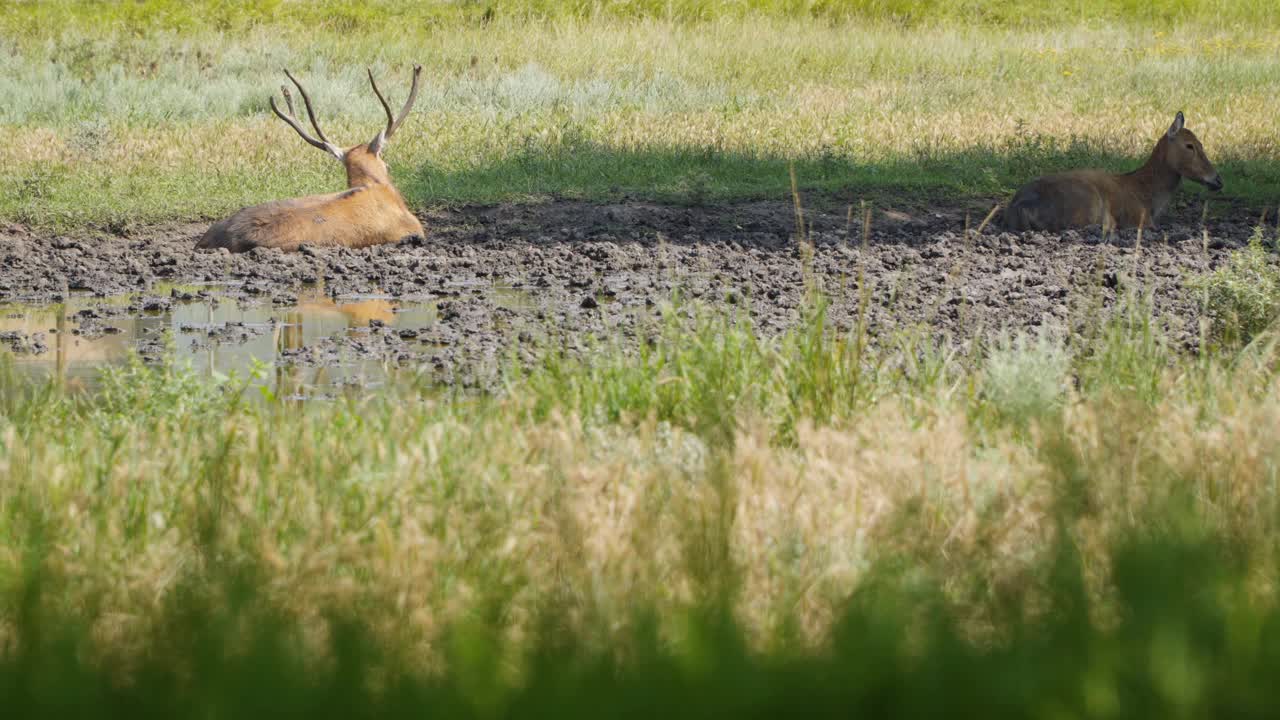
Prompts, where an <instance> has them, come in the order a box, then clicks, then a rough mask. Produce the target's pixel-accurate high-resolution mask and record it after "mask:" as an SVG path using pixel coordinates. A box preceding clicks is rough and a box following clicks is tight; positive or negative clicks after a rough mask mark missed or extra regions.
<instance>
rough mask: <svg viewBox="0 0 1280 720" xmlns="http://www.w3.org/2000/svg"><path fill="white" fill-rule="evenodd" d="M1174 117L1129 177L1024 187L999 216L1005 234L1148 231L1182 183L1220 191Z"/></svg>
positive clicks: (1052, 178)
mask: <svg viewBox="0 0 1280 720" xmlns="http://www.w3.org/2000/svg"><path fill="white" fill-rule="evenodd" d="M1184 123H1185V120H1184V119H1183V117H1182V113H1181V112H1179V113H1178V115H1177V117H1176V118H1174V121H1173V125H1170V126H1169V130H1168V131H1167V132H1165V134H1164V135H1163V136H1161V138H1160V140H1159V142H1157V143H1156V147H1155V150H1152V151H1151V157H1150V158H1148V159H1147V162H1146V164H1145V165H1143V166H1142V167H1140V168H1138V169H1137V170H1134V171H1133V172H1130V173H1125V174H1122V175H1114V174H1112V173H1108V172H1104V171H1102V170H1074V171H1071V172H1065V173H1059V174H1057V175H1046V176H1044V177H1041V178H1037V179H1036V180H1033V181H1031V182H1030V183H1028V184H1027V185H1024V186H1023V187H1022V189H1021V190H1019V191H1018V192H1017V194H1015V195H1014V196H1013V200H1012V201H1010V202H1009V207H1008V209H1007V210H1005V213H1004V226H1005V228H1006V229H1009V230H1065V229H1067V228H1073V227H1086V226H1089V225H1101V226H1103V227H1104V228H1108V229H1110V228H1117V227H1137V226H1138V225H1147V226H1153V225H1154V223H1155V219H1156V218H1157V217H1159V215H1160V214H1161V213H1162V212H1164V209H1165V207H1166V206H1167V205H1168V204H1169V200H1170V199H1171V198H1172V197H1173V192H1174V191H1175V190H1177V189H1178V184H1179V183H1181V182H1182V178H1187V179H1188V180H1192V181H1194V182H1198V183H1202V184H1204V185H1206V186H1208V188H1209V189H1210V190H1221V189H1222V178H1221V177H1219V175H1218V171H1217V170H1216V169H1215V168H1214V167H1213V163H1211V162H1209V158H1208V157H1206V156H1205V154H1204V146H1202V145H1201V144H1200V140H1199V139H1198V138H1197V137H1196V136H1195V133H1193V132H1191V131H1190V130H1188V129H1187V128H1185V127H1184V126H1183V125H1184Z"/></svg>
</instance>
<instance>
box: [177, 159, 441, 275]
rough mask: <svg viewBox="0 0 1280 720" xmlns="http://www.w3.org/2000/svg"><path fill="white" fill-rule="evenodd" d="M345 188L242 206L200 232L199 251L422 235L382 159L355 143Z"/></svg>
mask: <svg viewBox="0 0 1280 720" xmlns="http://www.w3.org/2000/svg"><path fill="white" fill-rule="evenodd" d="M343 164H344V165H345V166H346V168H347V187H348V189H347V190H343V191H342V192H338V193H330V194H327V195H308V196H306V197H300V198H291V199H289V200H276V201H274V202H268V203H263V204H261V205H254V206H253V207H247V208H244V209H242V210H240V211H239V212H237V213H236V214H234V215H232V216H231V217H229V218H227V219H226V220H223V221H221V222H218V223H215V224H214V225H213V226H212V227H210V228H209V230H208V231H207V232H205V234H204V237H202V238H200V242H199V243H198V244H197V245H196V247H198V248H223V247H224V248H226V249H228V250H230V251H231V252H244V251H245V250H252V249H253V248H255V247H268V248H280V249H281V250H285V251H293V250H297V249H298V248H299V247H301V246H303V245H315V246H342V247H350V248H361V247H368V246H369V245H381V244H383V243H393V242H399V241H400V240H402V239H404V238H406V237H413V236H417V237H422V236H423V235H424V234H425V231H424V230H423V228H422V223H421V222H419V221H418V218H416V217H414V215H413V213H411V212H409V208H408V206H407V205H405V202H404V198H403V197H401V196H400V192H399V191H398V190H396V188H395V185H392V184H391V178H390V176H389V175H388V174H387V166H386V164H385V163H383V162H382V158H379V157H378V156H377V155H375V154H373V153H371V152H369V146H368V145H357V146H356V147H353V148H351V149H350V150H348V151H347V152H346V155H345V157H344V158H343Z"/></svg>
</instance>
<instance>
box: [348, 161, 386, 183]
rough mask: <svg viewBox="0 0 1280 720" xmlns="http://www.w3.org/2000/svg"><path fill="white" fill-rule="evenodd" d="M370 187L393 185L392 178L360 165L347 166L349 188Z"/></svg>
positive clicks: (384, 173) (379, 171)
mask: <svg viewBox="0 0 1280 720" xmlns="http://www.w3.org/2000/svg"><path fill="white" fill-rule="evenodd" d="M369 185H391V178H390V177H389V176H388V175H387V173H386V172H383V171H381V170H370V169H368V168H364V167H360V166H359V165H348V166H347V187H348V188H356V187H367V186H369Z"/></svg>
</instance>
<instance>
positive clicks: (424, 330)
mask: <svg viewBox="0 0 1280 720" xmlns="http://www.w3.org/2000/svg"><path fill="white" fill-rule="evenodd" d="M994 203H995V200H994V199H993V200H991V201H989V202H985V203H984V202H979V201H975V202H972V203H969V204H953V205H951V206H948V207H945V208H935V207H929V208H921V207H914V206H913V205H912V203H911V202H910V201H909V200H907V199H904V200H903V201H901V202H897V203H883V202H882V203H879V204H877V205H876V206H875V207H872V208H871V209H870V233H869V235H867V236H866V237H864V217H863V209H862V207H861V206H859V205H856V204H855V205H851V204H849V203H848V202H847V201H845V200H842V199H841V198H837V197H823V198H807V199H806V205H807V206H806V207H805V208H804V211H803V218H804V224H805V228H806V230H805V232H804V234H803V235H804V237H805V238H806V239H807V241H808V242H809V243H810V244H811V246H812V255H811V257H810V255H809V253H808V252H806V251H805V250H804V249H803V248H802V247H801V245H800V244H799V243H798V242H797V221H796V209H795V207H794V205H793V204H792V203H791V202H788V201H752V202H740V203H725V204H718V205H712V206H677V205H663V204H656V203H650V202H638V201H624V202H613V203H589V202H579V201H565V200H559V201H552V202H546V203H537V204H502V205H485V206H460V207H453V208H448V209H438V210H433V211H430V212H426V213H424V214H423V216H422V220H423V223H424V225H425V226H426V228H427V233H428V236H427V238H426V239H425V241H416V242H410V243H404V244H399V245H387V246H381V247H374V248H366V249H361V250H347V249H340V248H310V247H304V248H302V250H301V251H299V252H296V253H282V252H279V251H276V250H261V249H259V250H254V251H251V252H248V253H243V254H238V255H233V254H230V253H227V252H226V251H225V250H214V251H208V250H196V249H195V248H194V245H195V242H196V240H197V238H199V236H200V235H201V234H202V233H203V232H204V230H205V229H206V228H207V226H208V223H207V222H198V223H197V222H192V223H174V224H165V225H152V226H140V227H134V228H125V229H123V230H121V229H119V228H117V229H116V230H115V231H114V232H112V231H106V230H94V229H83V230H79V231H76V232H71V233H64V234H51V233H48V232H42V231H38V230H31V229H28V228H25V227H21V226H16V225H11V226H8V227H4V226H0V348H7V349H9V350H10V351H12V352H13V353H15V354H16V355H17V356H18V357H19V358H22V357H28V358H31V359H32V362H34V359H35V358H41V357H46V356H48V355H50V354H51V353H54V352H55V345H56V343H55V342H54V339H55V338H56V336H57V334H58V331H59V328H58V327H53V326H52V325H50V326H49V327H44V325H49V319H48V318H44V319H42V320H39V321H32V320H31V319H30V315H31V313H32V312H35V311H36V310H33V308H35V309H40V308H45V309H47V308H51V307H54V306H57V307H60V308H62V310H60V311H59V312H60V313H61V315H60V317H62V320H61V322H62V323H63V326H62V329H61V332H63V333H66V336H65V337H64V338H63V341H64V342H63V344H64V345H65V344H66V343H67V342H71V341H72V340H73V339H74V341H76V342H78V343H80V344H82V345H86V346H87V345H93V344H95V343H96V344H98V345H100V344H102V343H103V342H104V341H106V342H109V343H115V344H116V345H123V346H125V349H133V350H137V351H138V352H140V353H142V354H143V355H144V356H158V355H161V354H163V353H165V352H166V351H171V350H172V349H174V348H180V349H185V350H184V352H187V353H189V354H194V353H197V352H201V351H203V352H206V353H208V352H212V351H214V350H219V351H226V350H228V349H230V348H236V347H240V348H248V350H245V351H244V352H243V353H242V354H241V355H236V356H235V359H234V360H228V362H232V363H233V364H234V363H240V364H245V363H246V362H247V357H248V356H252V357H256V358H257V359H258V360H263V361H267V362H271V363H276V364H279V365H288V366H291V367H294V368H302V369H326V368H328V369H334V368H339V369H340V368H343V367H345V366H352V365H353V364H354V365H356V366H360V367H365V368H367V367H370V366H371V365H373V364H376V365H378V366H382V367H386V366H395V367H411V368H414V369H415V370H417V371H421V372H426V373H429V374H431V375H432V377H433V378H435V379H436V380H438V381H440V382H444V383H451V384H461V385H478V384H480V385H482V384H485V383H486V382H489V381H491V380H492V378H493V377H494V376H495V375H494V374H495V368H497V367H499V366H501V364H502V363H503V362H504V361H506V360H508V359H515V360H517V361H521V360H522V361H526V362H527V361H531V360H533V359H534V358H536V357H537V356H538V354H539V353H540V352H542V351H543V350H544V349H545V348H546V347H547V344H548V343H549V342H550V343H554V344H555V346H556V347H558V348H562V349H565V350H567V351H569V352H575V351H577V350H581V349H583V348H585V347H588V346H590V345H591V344H592V342H593V341H592V338H595V339H603V338H608V339H611V340H618V339H621V340H622V345H623V346H624V347H625V346H626V345H627V342H628V340H635V339H636V338H638V337H642V336H645V335H646V334H647V333H649V332H650V331H651V328H652V327H653V323H654V322H655V321H656V319H657V318H658V316H659V315H660V313H661V312H662V308H664V307H666V306H669V303H670V301H671V300H672V298H673V297H680V298H684V299H686V300H692V301H695V302H696V303H697V304H699V305H704V306H711V307H719V308H723V309H726V310H732V311H735V312H739V313H742V314H744V315H749V316H750V318H751V319H752V321H753V323H754V324H755V326H756V327H757V328H759V329H760V330H761V331H763V332H765V333H776V332H781V331H784V330H786V329H787V328H790V327H793V326H794V325H795V324H796V323H797V322H798V321H799V319H800V314H801V308H802V305H803V302H804V297H805V287H806V283H805V277H806V272H811V277H813V278H815V279H816V280H817V282H818V283H820V286H821V288H822V289H823V291H824V292H825V294H826V295H827V297H828V298H829V300H830V307H829V311H828V317H829V319H830V321H831V324H832V326H833V327H834V328H835V329H837V330H848V329H851V328H852V327H853V326H854V324H855V323H856V322H857V317H858V312H859V307H860V304H861V301H862V297H863V294H864V292H863V290H862V289H863V288H865V295H866V300H867V303H866V308H867V327H868V332H869V333H870V334H871V335H872V336H873V337H885V336H888V335H892V334H893V333H895V332H896V331H898V330H902V329H907V328H923V329H925V331H927V332H930V333H932V334H933V335H934V336H935V337H937V338H938V339H939V340H940V341H943V342H953V343H964V342H967V341H969V340H971V339H972V338H974V337H977V336H981V335H985V334H989V333H991V332H995V331H999V330H1002V329H1010V330H1019V329H1031V328H1036V327H1042V326H1057V327H1062V328H1069V327H1070V326H1071V325H1072V324H1073V323H1078V322H1080V321H1083V320H1085V319H1087V317H1086V316H1087V315H1088V314H1096V313H1097V312H1098V310H1099V308H1101V309H1103V310H1105V308H1107V307H1111V306H1114V304H1115V302H1116V300H1117V298H1118V297H1120V296H1121V295H1122V294H1123V293H1125V292H1127V291H1128V289H1129V288H1128V287H1127V283H1129V282H1131V281H1130V280H1129V279H1128V278H1132V277H1134V276H1135V275H1136V276H1137V277H1138V278H1139V279H1140V281H1141V284H1142V289H1143V291H1144V292H1150V293H1151V296H1152V299H1153V301H1154V305H1155V312H1156V316H1157V320H1158V322H1160V323H1161V324H1162V325H1163V326H1164V327H1165V329H1166V330H1167V332H1168V334H1169V336H1170V337H1171V338H1172V339H1173V340H1174V342H1175V343H1177V344H1178V345H1180V346H1182V347H1185V348H1193V347H1194V346H1195V343H1196V342H1197V338H1198V337H1199V326H1200V322H1199V321H1200V316H1201V307H1200V304H1199V301H1198V298H1197V296H1196V294H1195V293H1194V292H1193V291H1191V290H1189V289H1188V288H1187V286H1186V280H1187V278H1189V277H1191V276H1193V275H1196V274H1199V273H1203V272H1205V271H1207V270H1210V269H1211V268H1213V267H1216V266H1217V265H1219V264H1220V263H1221V262H1222V261H1223V260H1224V259H1225V257H1226V253H1227V252H1228V251H1229V250H1231V249H1233V248H1237V247H1241V246H1243V245H1244V244H1245V243H1246V242H1247V240H1248V238H1249V236H1250V234H1251V233H1252V231H1253V229H1254V226H1255V225H1256V224H1257V217H1258V214H1257V213H1256V212H1253V211H1250V210H1248V209H1239V210H1232V209H1231V208H1229V207H1222V208H1217V209H1214V210H1213V212H1210V213H1208V214H1207V215H1206V214H1205V213H1204V208H1203V206H1202V204H1200V203H1199V202H1198V201H1188V202H1184V204H1183V206H1182V207H1181V208H1180V209H1176V210H1175V211H1174V212H1172V213H1171V214H1170V216H1169V217H1166V218H1165V219H1164V220H1163V222H1162V226H1161V227H1160V229H1159V230H1158V231H1154V232H1153V231H1148V232H1146V233H1145V234H1144V235H1143V237H1142V239H1141V242H1140V243H1139V242H1138V237H1137V233H1136V232H1135V231H1122V232H1120V233H1117V234H1111V235H1105V234H1104V233H1103V232H1102V231H1101V230H1100V229H1089V230H1081V231H1068V232H1064V233H1039V232H1027V233H1019V234H1014V233H1006V232H1002V231H1001V230H999V228H998V227H997V226H996V225H995V224H992V225H988V226H987V227H984V228H982V230H981V232H977V231H976V230H977V226H978V225H979V224H980V223H981V222H982V220H983V218H984V216H985V215H986V214H987V211H988V210H989V209H990V208H991V206H992V205H993V204H994ZM1206 218H1207V219H1206ZM860 279H861V282H860ZM4 308H9V309H8V310H5V309H4ZM15 308H16V309H15ZM22 308H25V310H23V309H22ZM315 317H326V318H330V320H326V321H325V322H321V323H320V325H321V326H322V327H320V328H319V329H318V330H317V329H314V328H308V326H307V323H308V320H307V318H312V320H310V322H311V324H312V325H315V324H316V323H317V322H319V321H316V320H314V318H315ZM139 323H141V324H139ZM325 323H328V324H325ZM135 326H137V327H135ZM264 355H265V357H264ZM192 356H193V357H194V355H192ZM486 378H488V380H486ZM366 380H367V378H366ZM339 381H340V382H347V381H351V378H350V377H346V378H345V379H342V378H340V379H339ZM352 382H363V380H355V381H352Z"/></svg>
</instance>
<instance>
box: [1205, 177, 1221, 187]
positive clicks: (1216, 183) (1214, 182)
mask: <svg viewBox="0 0 1280 720" xmlns="http://www.w3.org/2000/svg"><path fill="white" fill-rule="evenodd" d="M1204 184H1205V185H1207V186H1208V187H1209V189H1210V190H1221V189H1222V176H1221V175H1214V176H1213V177H1211V178H1209V179H1207V180H1205V181H1204Z"/></svg>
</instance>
